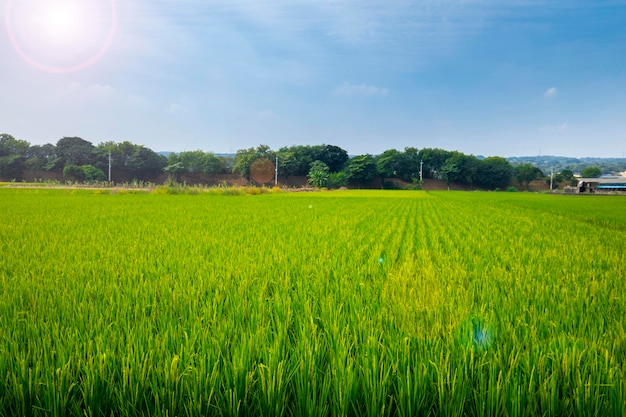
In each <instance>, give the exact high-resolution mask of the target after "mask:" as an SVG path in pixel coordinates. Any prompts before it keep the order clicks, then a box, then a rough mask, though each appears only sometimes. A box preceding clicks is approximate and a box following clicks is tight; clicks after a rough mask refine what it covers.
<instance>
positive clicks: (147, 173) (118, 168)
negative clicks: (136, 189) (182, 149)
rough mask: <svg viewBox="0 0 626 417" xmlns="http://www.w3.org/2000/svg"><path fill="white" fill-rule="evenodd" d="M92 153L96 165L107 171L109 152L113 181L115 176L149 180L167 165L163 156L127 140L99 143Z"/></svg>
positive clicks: (126, 178)
mask: <svg viewBox="0 0 626 417" xmlns="http://www.w3.org/2000/svg"><path fill="white" fill-rule="evenodd" d="M93 153H94V155H95V158H96V160H97V163H96V166H97V167H98V168H100V169H101V170H103V171H108V166H109V154H110V155H111V175H112V177H113V178H112V179H113V180H114V181H116V178H123V179H124V180H132V179H135V180H138V181H151V180H153V179H154V178H155V177H156V176H157V175H159V174H160V173H162V172H163V170H164V168H165V166H166V165H167V159H166V158H165V157H164V156H161V155H159V154H157V153H156V152H154V151H153V150H152V149H149V148H146V147H145V146H141V145H135V144H134V143H131V142H129V141H124V142H119V143H116V142H104V143H100V144H98V146H97V147H96V148H95V149H94V151H93Z"/></svg>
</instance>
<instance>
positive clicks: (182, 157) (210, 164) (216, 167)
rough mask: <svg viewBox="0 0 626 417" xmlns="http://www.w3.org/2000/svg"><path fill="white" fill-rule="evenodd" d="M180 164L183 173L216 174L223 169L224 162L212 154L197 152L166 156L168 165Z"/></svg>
mask: <svg viewBox="0 0 626 417" xmlns="http://www.w3.org/2000/svg"><path fill="white" fill-rule="evenodd" d="M175 163H180V164H181V165H182V167H183V172H189V173H202V174H218V173H220V172H222V171H223V169H224V161H223V160H222V159H220V158H218V157H217V156H215V155H214V154H213V153H210V152H203V151H201V150H197V151H185V152H181V153H179V154H176V153H171V154H170V155H169V156H168V165H172V164H175Z"/></svg>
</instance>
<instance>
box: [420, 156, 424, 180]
mask: <svg viewBox="0 0 626 417" xmlns="http://www.w3.org/2000/svg"><path fill="white" fill-rule="evenodd" d="M423 168H424V161H420V181H422V178H423V175H422V171H423Z"/></svg>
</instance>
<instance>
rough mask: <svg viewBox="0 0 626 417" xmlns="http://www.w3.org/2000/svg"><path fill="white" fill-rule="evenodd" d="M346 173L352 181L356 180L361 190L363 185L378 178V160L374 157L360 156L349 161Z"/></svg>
mask: <svg viewBox="0 0 626 417" xmlns="http://www.w3.org/2000/svg"><path fill="white" fill-rule="evenodd" d="M346 171H347V172H348V175H349V176H350V179H352V180H355V181H356V182H357V185H358V187H359V188H361V185H362V184H363V183H366V182H369V181H371V180H373V179H374V178H376V174H377V170H376V160H375V159H374V157H373V156H372V155H369V154H367V155H358V156H355V157H353V158H352V159H350V161H348V165H347V167H346Z"/></svg>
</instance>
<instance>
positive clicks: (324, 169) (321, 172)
mask: <svg viewBox="0 0 626 417" xmlns="http://www.w3.org/2000/svg"><path fill="white" fill-rule="evenodd" d="M329 173H330V169H329V168H328V165H326V164H325V163H324V162H322V161H314V162H312V163H311V169H310V170H309V175H308V178H309V184H311V186H313V187H317V188H323V187H326V186H327V185H328V177H329Z"/></svg>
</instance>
